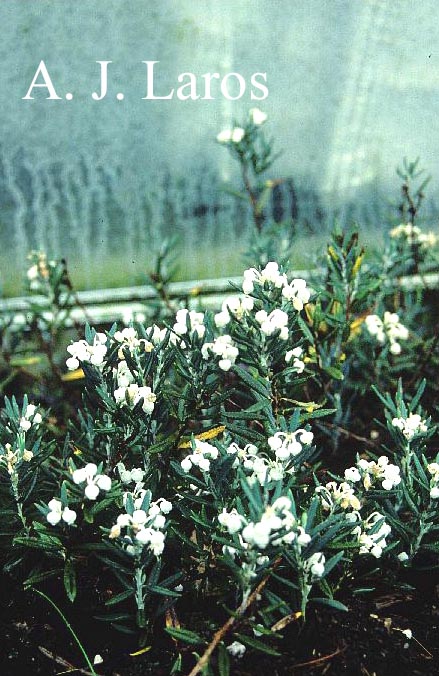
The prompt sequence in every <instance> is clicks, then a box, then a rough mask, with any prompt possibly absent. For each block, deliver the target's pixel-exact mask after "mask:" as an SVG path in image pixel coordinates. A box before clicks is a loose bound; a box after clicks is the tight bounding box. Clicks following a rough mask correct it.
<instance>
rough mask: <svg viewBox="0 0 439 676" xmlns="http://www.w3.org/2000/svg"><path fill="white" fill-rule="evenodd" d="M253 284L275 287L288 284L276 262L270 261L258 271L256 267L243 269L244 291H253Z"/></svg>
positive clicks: (248, 292) (249, 292)
mask: <svg viewBox="0 0 439 676" xmlns="http://www.w3.org/2000/svg"><path fill="white" fill-rule="evenodd" d="M255 284H259V285H260V286H264V285H265V284H268V285H272V286H274V288H276V289H282V287H284V286H286V285H287V284H288V280H287V276H286V274H285V273H281V272H280V270H279V265H278V263H276V262H275V261H270V262H269V263H267V265H266V266H265V268H264V269H263V270H261V271H260V272H259V270H256V268H249V269H248V270H244V280H243V282H242V290H243V291H244V293H245V294H247V295H249V294H251V293H253V291H254V288H255Z"/></svg>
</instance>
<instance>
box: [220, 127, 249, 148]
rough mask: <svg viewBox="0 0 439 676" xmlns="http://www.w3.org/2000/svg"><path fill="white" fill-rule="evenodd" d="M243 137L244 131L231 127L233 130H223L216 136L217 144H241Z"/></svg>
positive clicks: (240, 128)
mask: <svg viewBox="0 0 439 676" xmlns="http://www.w3.org/2000/svg"><path fill="white" fill-rule="evenodd" d="M244 136H245V129H243V128H242V127H233V129H223V131H220V133H219V134H218V135H217V137H216V140H217V141H218V143H225V144H227V143H241V141H242V139H243V138H244Z"/></svg>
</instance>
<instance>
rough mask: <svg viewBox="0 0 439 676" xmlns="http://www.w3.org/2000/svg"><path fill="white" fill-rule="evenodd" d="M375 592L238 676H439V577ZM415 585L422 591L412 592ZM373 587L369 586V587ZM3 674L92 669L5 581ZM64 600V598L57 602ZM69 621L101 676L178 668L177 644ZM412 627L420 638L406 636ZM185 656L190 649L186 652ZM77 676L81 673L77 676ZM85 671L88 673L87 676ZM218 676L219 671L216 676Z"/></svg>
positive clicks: (235, 670) (161, 675)
mask: <svg viewBox="0 0 439 676" xmlns="http://www.w3.org/2000/svg"><path fill="white" fill-rule="evenodd" d="M374 582H375V585H374V586H375V591H373V592H370V593H368V594H361V595H357V596H355V595H352V594H350V592H349V589H346V591H345V592H344V593H343V592H342V593H341V596H340V595H339V597H338V598H339V599H340V600H342V601H344V603H346V605H348V607H349V612H348V613H343V612H336V611H333V610H331V609H329V608H323V607H319V608H317V607H316V608H314V609H312V610H311V611H310V613H309V617H308V622H307V624H306V625H305V627H303V626H302V625H300V624H299V623H298V622H296V623H293V624H290V625H289V627H287V628H286V629H285V630H284V639H283V641H282V642H280V643H279V644H277V645H275V646H274V647H276V649H278V650H280V651H281V652H282V657H280V658H277V657H269V656H267V655H262V654H260V653H258V654H252V655H249V656H248V657H246V658H244V659H242V660H233V661H232V668H231V674H233V675H235V676H253V675H254V676H256V675H257V676H260V675H264V674H267V675H269V676H286V675H287V674H298V675H299V676H300V675H302V674H306V675H308V676H314V675H319V676H323V675H324V674H326V675H328V676H339V675H340V674H352V676H354V675H355V676H356V675H360V676H361V675H364V676H394V675H395V674H397V676H420V675H423V676H430V675H431V676H433V675H437V674H439V640H438V638H439V596H438V591H439V585H436V583H437V575H436V574H432V573H427V572H425V573H423V574H422V573H417V574H412V575H411V577H409V578H408V579H407V582H408V583H410V585H406V588H402V589H401V588H399V589H395V588H393V587H392V585H390V584H389V583H386V580H383V579H380V578H379V577H377V578H376V579H375V581H374ZM412 585H415V586H416V588H410V587H411V586H412ZM368 586H370V580H369V581H368ZM0 601H1V608H2V611H1V617H0V637H1V643H0V645H1V654H0V674H1V675H2V676H28V675H29V676H31V675H32V676H54V675H55V674H61V673H66V672H68V671H69V670H71V668H72V665H73V666H74V667H80V668H81V669H84V670H86V666H85V663H84V660H83V657H82V656H81V654H80V653H79V650H78V648H77V647H76V646H75V645H74V644H73V643H72V641H71V637H70V635H69V633H68V631H67V629H66V627H65V626H64V625H63V624H62V622H61V621H60V620H59V619H58V617H57V616H56V614H55V612H54V611H53V610H52V609H51V608H50V607H49V606H48V605H46V604H45V603H44V602H43V601H42V600H41V599H40V598H38V597H36V596H35V595H34V594H32V592H25V593H24V592H22V591H20V590H19V589H14V587H13V586H12V585H11V581H10V580H9V579H5V578H3V579H1V580H0ZM57 602H58V600H57ZM63 608H64V609H65V610H66V612H67V614H68V619H69V621H70V622H71V624H72V625H73V627H74V629H75V630H76V631H77V633H78V634H79V636H80V637H81V640H82V641H83V642H84V644H85V646H86V648H87V650H88V652H89V654H90V655H91V656H92V657H93V656H94V655H95V653H100V654H101V655H102V656H103V658H104V663H103V664H102V665H100V666H99V667H96V670H97V672H98V673H99V674H102V676H140V675H142V676H167V675H168V674H169V672H170V668H171V664H172V653H173V648H174V644H173V642H172V639H167V638H165V639H160V641H159V640H157V641H156V645H153V648H152V649H151V650H150V651H149V652H147V653H144V654H143V655H139V656H130V654H129V653H130V652H135V651H136V649H137V646H136V642H135V639H134V638H133V637H131V636H128V635H122V634H115V633H113V634H111V636H110V639H109V632H108V627H107V626H106V625H103V624H102V623H101V622H97V621H96V620H93V618H92V617H91V616H90V615H89V614H86V613H85V614H82V615H80V614H79V613H78V611H77V610H75V606H69V605H68V604H66V603H65V602H63ZM211 610H212V609H211ZM404 629H411V630H412V632H413V637H414V638H412V639H411V640H409V639H408V638H406V636H404V635H403V634H402V633H401V631H399V630H404ZM182 648H183V652H184V646H182ZM191 652H192V648H189V649H188V648H187V647H186V656H185V658H184V659H185V661H187V663H186V664H185V668H184V670H183V672H182V673H183V674H187V673H189V671H190V666H191V665H192V664H193V661H192V659H191ZM73 673H78V674H80V673H81V671H79V670H77V671H75V672H73ZM82 673H84V672H82ZM216 673H217V672H216Z"/></svg>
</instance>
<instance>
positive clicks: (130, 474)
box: [117, 462, 145, 484]
mask: <svg viewBox="0 0 439 676" xmlns="http://www.w3.org/2000/svg"><path fill="white" fill-rule="evenodd" d="M117 470H118V472H119V476H120V480H121V481H122V483H123V484H130V483H136V484H140V483H141V482H142V481H143V479H144V476H145V472H144V470H143V469H140V467H135V468H134V469H131V470H129V469H126V467H125V465H124V464H123V462H118V463H117Z"/></svg>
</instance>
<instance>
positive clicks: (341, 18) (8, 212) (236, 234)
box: [0, 0, 439, 295]
mask: <svg viewBox="0 0 439 676" xmlns="http://www.w3.org/2000/svg"><path fill="white" fill-rule="evenodd" d="M438 14H439V10H438V5H437V2H436V0H423V2H419V1H417V0H400V1H398V2H389V1H386V0H331V2H328V1H327V0H306V1H305V0H221V1H220V0H179V1H178V2H176V1H175V0H160V1H158V0H157V1H155V0H148V1H147V0H131V1H130V2H129V3H122V2H120V0H100V1H99V2H95V0H80V1H79V2H74V3H71V2H69V3H66V2H53V1H52V0H38V1H34V0H7V1H5V0H3V1H2V2H1V3H0V25H1V27H2V31H1V32H2V40H1V43H0V58H1V68H0V97H1V134H0V284H1V292H2V293H3V294H6V295H7V294H14V293H18V292H19V291H20V286H19V285H20V282H19V280H20V278H21V275H22V271H23V269H25V267H26V255H27V254H28V252H29V251H30V250H31V249H37V250H45V251H47V252H48V254H49V255H50V256H54V257H55V256H65V257H66V258H67V259H68V262H69V268H70V271H71V274H72V278H73V280H74V282H75V283H76V284H77V285H78V286H79V287H80V288H101V287H109V286H128V285H131V284H135V283H137V282H139V281H141V280H142V275H144V274H145V272H146V271H147V269H148V267H149V265H150V261H151V259H152V256H153V252H154V251H155V250H157V249H158V248H159V247H160V244H161V243H162V241H163V239H164V238H165V237H166V236H169V235H172V234H178V235H179V236H180V245H179V246H180V248H181V254H180V260H181V266H180V278H182V279H196V278H206V277H215V276H225V275H227V274H238V273H239V272H240V271H241V270H242V261H241V260H240V254H241V252H242V251H243V250H244V249H245V247H246V244H247V241H248V237H249V232H250V229H251V227H252V219H251V213H250V210H249V209H248V208H247V205H246V204H245V203H243V202H242V201H240V200H238V199H236V198H235V197H233V195H231V194H230V193H228V192H227V191H226V190H225V189H224V187H225V185H227V184H231V185H234V186H235V187H237V188H239V185H240V183H239V174H238V173H237V171H236V168H235V165H234V163H233V160H232V158H231V157H230V155H229V153H228V152H226V150H225V149H224V148H222V147H221V146H220V145H219V144H217V143H216V141H215V138H216V135H217V133H218V132H219V131H221V130H222V129H223V128H225V127H229V126H230V125H231V124H233V121H234V120H238V121H239V120H240V119H242V118H243V117H245V116H246V115H247V112H248V109H249V108H250V107H251V106H252V105H255V102H252V101H250V99H249V97H248V96H247V95H245V96H244V97H243V98H242V99H240V100H237V101H228V100H226V99H224V98H222V97H220V96H218V97H217V98H216V99H215V100H211V101H202V100H198V101H195V102H191V101H187V102H182V101H179V100H177V99H173V100H169V101H145V100H142V96H145V91H146V89H145V88H146V77H145V66H144V65H143V64H142V63H141V62H142V61H144V60H157V61H160V64H159V65H158V66H157V79H156V84H157V90H158V91H161V92H164V91H169V89H170V88H171V87H172V86H175V85H177V76H178V74H179V73H183V72H185V71H191V72H193V73H196V74H198V75H200V76H201V75H202V74H203V73H206V72H220V73H221V74H225V73H227V72H231V71H237V72H239V73H241V74H242V75H243V76H244V77H245V78H246V79H249V78H250V76H251V74H252V73H254V72H257V71H263V72H266V73H267V82H268V88H269V96H268V98H267V99H266V100H265V101H262V102H260V103H257V102H256V105H258V106H259V107H260V108H261V109H262V110H263V111H264V112H266V113H268V115H269V120H268V121H267V123H266V125H265V126H266V133H267V134H268V135H269V136H270V137H273V138H274V139H275V145H276V148H277V149H278V150H280V151H281V152H282V154H281V156H280V157H279V159H278V160H277V162H276V164H275V165H274V167H273V168H272V169H271V170H270V177H273V178H283V179H285V180H284V181H283V183H282V184H280V185H279V186H277V187H276V188H275V190H273V192H272V195H271V198H270V201H269V203H268V204H267V206H266V216H267V219H271V220H274V221H275V222H278V223H281V222H290V223H291V227H292V228H294V229H295V232H296V233H297V251H296V252H295V253H294V260H293V264H294V265H296V267H297V266H301V267H306V266H307V265H309V264H310V259H311V258H312V255H313V252H314V249H317V247H318V242H319V238H321V236H322V233H324V234H325V236H326V233H327V232H328V231H329V230H330V229H331V227H332V225H333V223H334V220H337V221H338V222H339V223H341V224H349V223H351V222H353V221H356V222H358V223H359V224H360V226H361V227H362V228H363V230H364V232H365V233H366V234H367V236H368V238H369V239H376V237H377V236H379V233H380V232H382V231H383V228H388V227H390V225H392V224H393V225H394V224H395V222H397V214H396V212H395V209H394V206H393V205H392V202H396V201H397V199H398V185H399V183H400V180H399V179H398V177H397V176H396V173H395V168H396V166H397V165H399V164H400V163H401V161H402V158H403V157H404V156H406V157H408V158H410V159H413V158H415V157H417V156H418V155H419V156H420V157H421V163H422V166H424V167H425V168H426V169H427V171H428V173H430V174H432V177H433V180H432V182H431V184H430V186H429V188H428V199H427V200H426V203H425V207H424V210H423V218H424V220H425V221H426V222H428V226H429V228H430V229H434V228H435V227H436V223H437V218H438V204H437V202H436V201H435V195H436V191H437V181H438V178H439V166H438V154H439V134H438V133H437V131H438V104H439V48H438V45H439V20H438V19H439V16H438ZM41 59H44V61H45V63H46V66H47V68H48V70H49V73H50V75H51V77H52V80H53V83H54V85H55V88H56V90H57V92H58V94H59V95H60V96H62V97H63V100H62V101H47V100H45V99H44V98H43V96H38V93H35V94H34V96H35V100H34V101H23V100H22V97H23V96H24V95H25V94H26V92H27V90H28V88H29V85H30V83H31V81H32V79H33V77H34V74H35V71H36V69H37V66H38V64H39V62H40V60H41ZM98 60H111V61H113V63H112V64H111V65H110V67H109V68H110V70H109V74H110V79H109V92H108V95H107V98H106V99H105V100H103V101H100V102H96V101H93V100H92V98H91V92H93V91H95V90H98V87H99V78H98V75H99V69H98V65H97V64H96V61H98ZM34 91H35V90H34ZM66 92H72V93H73V100H71V101H67V100H65V98H64V97H65V93H66ZM117 92H123V93H124V96H125V98H124V100H123V101H118V100H117V99H116V93H117ZM395 219H396V220H395Z"/></svg>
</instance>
